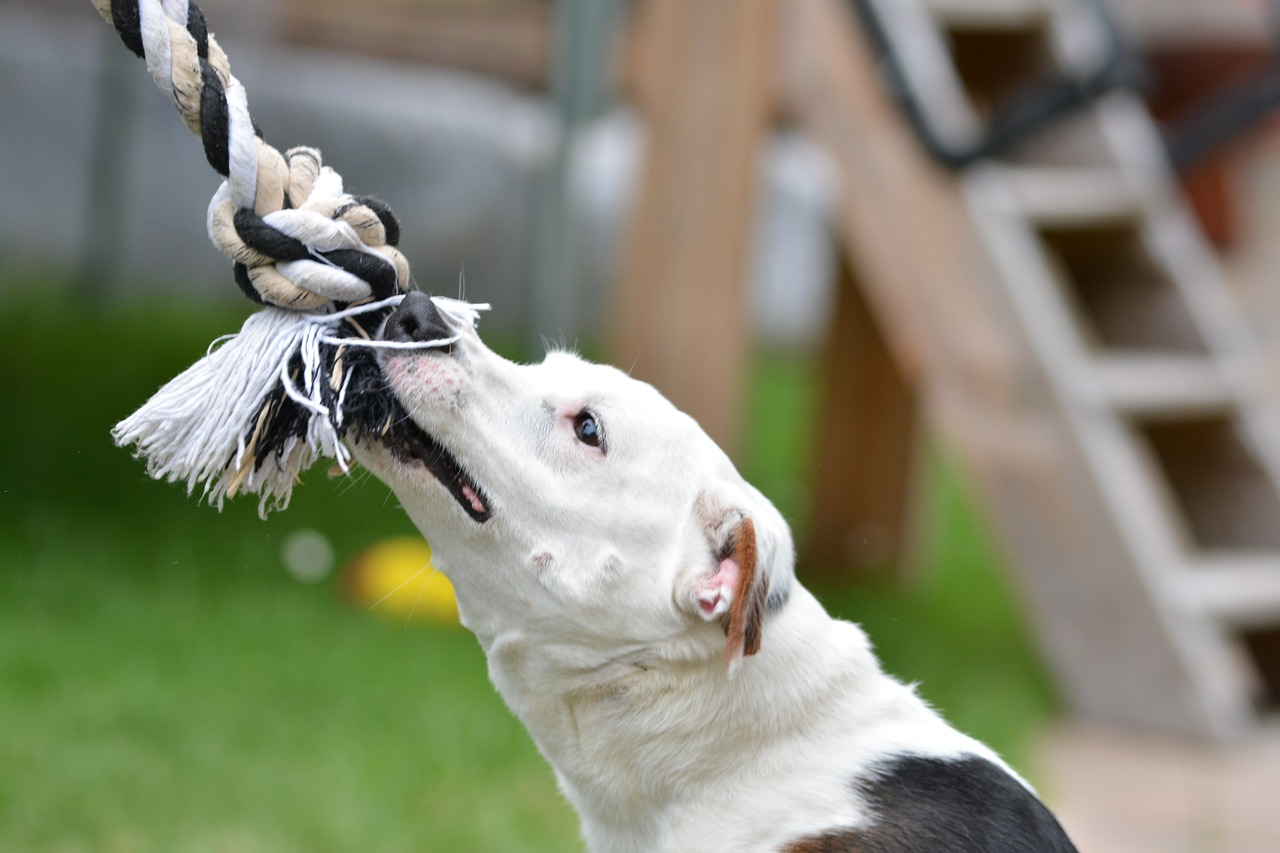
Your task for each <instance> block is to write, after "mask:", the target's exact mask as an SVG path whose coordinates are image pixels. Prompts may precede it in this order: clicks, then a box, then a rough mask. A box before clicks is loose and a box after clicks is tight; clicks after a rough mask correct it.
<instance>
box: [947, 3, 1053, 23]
mask: <svg viewBox="0 0 1280 853" xmlns="http://www.w3.org/2000/svg"><path fill="white" fill-rule="evenodd" d="M923 5H924V7H925V8H926V9H928V10H929V14H930V15H932V16H933V17H934V18H936V19H937V20H938V21H939V22H940V23H942V24H944V25H946V26H952V27H1005V28H1010V29H1025V28H1027V27H1029V26H1034V25H1036V24H1041V23H1043V22H1044V21H1045V19H1046V18H1048V15H1049V10H1048V8H1047V7H1046V5H1045V0H923Z"/></svg>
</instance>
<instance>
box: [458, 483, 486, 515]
mask: <svg viewBox="0 0 1280 853" xmlns="http://www.w3.org/2000/svg"><path fill="white" fill-rule="evenodd" d="M462 496H463V497H464V498H466V499H467V500H469V501H471V508H472V509H473V510H475V511H476V512H478V513H484V512H485V511H486V510H487V507H485V505H484V501H482V500H480V496H479V495H477V494H476V491H475V489H473V488H471V487H470V486H468V485H467V484H466V483H463V484H462Z"/></svg>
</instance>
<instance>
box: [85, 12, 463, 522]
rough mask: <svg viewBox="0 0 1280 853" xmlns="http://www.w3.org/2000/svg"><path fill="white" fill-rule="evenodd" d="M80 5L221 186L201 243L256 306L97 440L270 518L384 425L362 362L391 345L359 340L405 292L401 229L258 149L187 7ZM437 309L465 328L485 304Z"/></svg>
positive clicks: (318, 170)
mask: <svg viewBox="0 0 1280 853" xmlns="http://www.w3.org/2000/svg"><path fill="white" fill-rule="evenodd" d="M92 2H93V5H94V7H95V8H96V9H97V10H98V13H99V14H100V15H101V16H102V17H103V19H105V20H106V21H107V22H108V23H110V24H111V25H112V26H114V27H115V29H116V32H117V33H118V34H119V35H120V38H121V40H122V41H123V42H124V44H125V46H126V47H128V48H129V49H130V50H131V51H133V53H135V54H136V55H137V56H139V57H141V58H142V59H144V60H145V61H146V64H147V70H148V72H150V74H151V77H152V79H154V80H155V82H156V85H157V86H159V88H160V90H161V91H162V92H164V93H165V95H166V96H168V97H169V99H170V100H171V101H172V102H173V104H174V106H175V107H177V109H178V112H179V114H180V115H181V116H182V120H183V122H184V123H185V124H186V125H187V127H188V128H189V129H190V130H191V131H192V132H193V133H195V134H196V135H197V136H199V137H200V139H201V142H202V143H203V145H204V151H205V157H206V159H207V160H208V161H209V165H211V166H213V168H214V169H215V170H217V172H218V173H219V174H221V175H223V176H224V178H225V179H226V180H224V181H223V183H222V185H221V186H220V187H219V188H218V191H217V192H216V193H215V194H214V196H213V199H212V200H211V201H210V203H209V209H208V216H207V224H208V231H209V237H210V239H211V240H212V241H213V243H214V245H216V246H217V247H218V249H219V250H220V251H221V252H222V253H223V254H224V255H226V256H227V257H228V258H230V259H231V260H232V262H233V265H234V266H233V269H234V276H235V281H236V283H237V284H238V285H239V287H240V289H241V290H242V291H243V292H244V293H245V295H246V296H248V297H249V298H250V299H251V300H253V301H254V302H256V303H258V304H261V305H264V306H265V307H264V308H263V310H262V311H260V312H259V313H258V314H257V315H255V316H252V317H250V318H249V319H248V320H247V321H246V322H245V324H244V327H243V328H242V329H241V330H240V332H239V333H238V334H236V335H232V336H229V337H228V338H226V339H225V340H224V341H223V342H222V343H221V345H220V346H217V345H215V346H214V347H211V348H210V351H209V353H208V354H207V355H206V356H205V357H204V358H202V359H201V360H200V361H198V362H196V363H195V364H194V365H192V366H191V367H190V368H188V369H187V370H185V371H184V372H183V373H182V374H180V375H179V376H177V377H176V378H174V379H173V380H172V381H170V382H169V383H168V384H166V385H165V386H164V387H162V388H161V389H160V390H159V391H157V392H156V394H155V395H154V396H153V397H152V398H151V399H150V400H148V401H147V403H146V404H145V405H143V406H142V408H141V409H139V410H138V411H137V412H135V413H134V414H133V415H131V416H130V417H128V418H126V419H125V420H123V421H121V422H120V423H119V424H118V425H117V426H116V428H115V429H114V430H113V432H112V435H113V437H114V438H115V440H116V443H117V444H119V445H121V446H127V445H133V446H135V447H136V449H137V455H138V456H139V457H142V458H144V459H146V461H147V470H148V472H149V473H150V474H151V476H153V477H155V478H157V479H162V478H163V479H165V480H168V481H169V482H181V483H185V484H186V487H187V491H188V493H192V492H194V491H195V490H196V489H197V488H200V489H201V495H202V497H204V498H207V499H208V500H209V502H210V503H212V504H214V505H215V506H217V507H218V508H219V509H221V507H222V504H223V501H224V500H225V499H227V498H231V497H234V496H235V495H236V494H237V493H239V492H252V493H256V494H258V495H259V496H260V503H259V513H260V514H262V515H265V514H266V512H267V511H268V510H269V509H283V508H284V507H286V506H287V505H288V502H289V496H290V494H291V492H292V489H293V485H294V484H295V483H296V482H297V480H298V476H299V475H300V474H301V472H302V471H304V470H306V469H307V468H308V467H310V465H311V464H312V463H314V462H315V461H316V460H317V459H318V458H319V457H320V456H327V457H330V458H332V459H334V460H335V461H336V462H337V463H338V465H339V466H340V467H341V468H342V469H343V470H346V468H347V466H348V463H349V461H350V451H348V450H347V448H346V447H345V445H344V443H343V442H344V439H347V438H349V437H353V436H352V433H353V432H354V438H357V439H358V438H359V437H360V436H361V435H362V434H363V433H366V432H371V431H373V430H375V429H376V428H378V425H380V424H383V425H384V421H385V418H386V417H387V416H388V415H387V403H386V399H387V396H386V395H387V390H386V388H385V387H384V386H383V385H382V380H381V372H380V370H379V369H378V367H377V364H376V358H375V357H374V355H373V352H374V349H376V348H377V347H378V346H391V345H390V344H384V343H381V342H377V341H373V340H371V339H372V338H373V332H376V330H377V328H378V327H379V326H380V325H381V323H382V321H383V320H384V319H385V318H386V316H387V315H388V314H389V313H390V312H391V310H393V308H394V307H395V305H397V304H398V303H399V301H400V300H401V299H402V298H403V294H404V293H405V292H406V291H407V290H408V289H409V281H410V278H409V263H408V261H407V260H406V259H405V257H404V255H403V254H402V253H401V252H400V251H399V249H398V248H396V243H397V242H398V241H399V239H400V224H399V222H398V221H397V220H396V218H395V215H394V214H393V213H392V212H391V210H390V208H388V207H387V206H386V204H385V203H383V202H382V201H380V200H378V199H376V198H373V197H368V196H353V195H350V194H348V193H347V192H346V191H345V190H344V189H343V182H342V176H341V175H339V174H338V173H337V172H335V171H334V170H333V169H331V168H329V167H327V166H325V165H324V164H323V162H322V160H321V156H320V152H319V151H317V150H316V149H314V148H307V147H298V148H292V149H290V150H288V151H287V152H285V153H284V154H281V153H280V152H279V151H277V150H276V149H275V148H272V147H271V146H270V145H268V144H267V143H266V142H264V141H263V139H262V135H261V133H260V131H259V130H258V127H257V125H256V123H255V122H254V121H253V119H252V118H251V117H250V115H249V106H248V99H247V96H246V94H245V91H244V87H243V86H241V84H240V82H239V81H238V80H236V78H235V77H234V76H232V74H231V66H230V63H229V61H228V60H227V56H226V54H225V53H224V52H223V51H222V48H221V47H219V46H218V43H217V40H216V39H215V38H214V37H213V34H212V33H210V32H209V29H208V26H207V25H206V23H205V18H204V13H203V12H202V11H201V10H200V8H199V7H198V6H197V5H196V4H195V3H192V2H189V0H92ZM436 302H437V305H438V306H440V307H443V308H445V310H446V311H448V312H452V313H453V314H454V316H455V318H456V319H457V320H458V321H459V322H470V323H472V324H474V323H475V322H476V318H477V316H478V315H477V313H476V312H477V311H478V310H481V309H482V308H484V307H486V306H471V305H467V304H466V303H461V302H457V301H455V300H442V299H437V300H436ZM450 342H451V340H446V341H429V342H425V343H421V344H414V345H415V346H418V345H420V346H428V347H430V346H443V345H446V344H448V343H450ZM215 344H216V342H215Z"/></svg>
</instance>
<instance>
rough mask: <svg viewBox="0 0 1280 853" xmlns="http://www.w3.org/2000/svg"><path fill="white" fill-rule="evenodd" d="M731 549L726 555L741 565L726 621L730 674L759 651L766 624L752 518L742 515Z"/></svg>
mask: <svg viewBox="0 0 1280 853" xmlns="http://www.w3.org/2000/svg"><path fill="white" fill-rule="evenodd" d="M731 542H732V550H731V552H730V556H729V557H728V558H727V559H730V560H733V562H734V563H736V564H737V566H738V577H739V580H738V590H737V595H735V596H734V599H733V604H732V605H731V606H730V608H729V621H728V624H726V625H725V629H724V633H725V646H724V665H725V669H726V670H728V672H729V674H730V675H731V676H732V675H736V674H737V670H738V667H739V666H741V664H742V659H743V658H744V657H749V656H751V655H754V654H755V653H756V652H758V651H760V635H761V633H762V629H763V627H764V610H765V597H766V596H767V595H768V589H767V584H766V583H765V580H764V577H763V576H761V575H760V573H759V572H757V567H756V562H757V561H756V558H757V556H758V554H759V551H758V549H757V548H756V525H755V522H754V521H752V520H751V519H750V518H743V519H742V521H741V523H740V524H738V527H737V528H736V529H735V530H734V532H733V537H732V540H731Z"/></svg>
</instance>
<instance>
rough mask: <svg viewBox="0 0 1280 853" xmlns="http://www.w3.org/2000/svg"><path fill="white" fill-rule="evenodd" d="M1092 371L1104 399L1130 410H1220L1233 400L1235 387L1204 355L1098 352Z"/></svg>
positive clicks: (1146, 412)
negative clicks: (1233, 388) (1101, 354)
mask: <svg viewBox="0 0 1280 853" xmlns="http://www.w3.org/2000/svg"><path fill="white" fill-rule="evenodd" d="M1093 376H1094V379H1095V381H1097V383H1098V385H1099V388H1100V391H1101V394H1102V397H1103V399H1104V400H1105V401H1106V402H1108V403H1110V404H1111V405H1112V406H1114V407H1115V408H1117V409H1119V410H1120V411H1121V412H1124V413H1125V414H1130V415H1138V416H1142V415H1167V414H1174V413H1177V414H1192V413H1202V412H1212V411H1221V410H1223V409H1226V408H1228V407H1229V406H1230V405H1231V404H1232V403H1233V402H1234V400H1233V397H1232V389H1231V386H1230V385H1228V384H1227V383H1226V382H1225V381H1224V380H1223V378H1222V374H1221V372H1220V371H1219V370H1218V368H1217V367H1216V365H1215V364H1214V363H1213V362H1212V361H1211V360H1209V359H1208V358H1205V357H1204V356H1196V355H1130V354H1127V355H1105V356H1099V357H1097V358H1096V359H1095V360H1094V370H1093Z"/></svg>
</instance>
